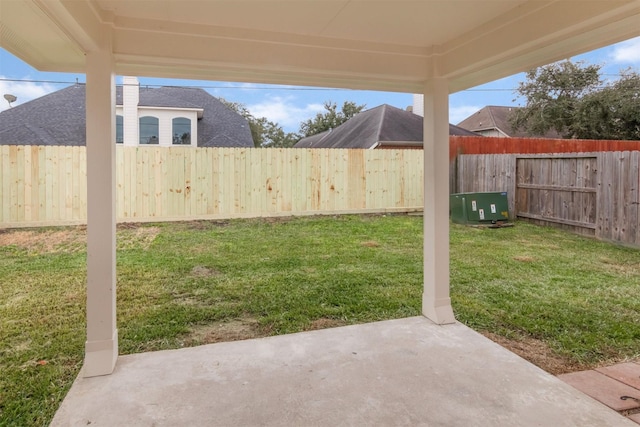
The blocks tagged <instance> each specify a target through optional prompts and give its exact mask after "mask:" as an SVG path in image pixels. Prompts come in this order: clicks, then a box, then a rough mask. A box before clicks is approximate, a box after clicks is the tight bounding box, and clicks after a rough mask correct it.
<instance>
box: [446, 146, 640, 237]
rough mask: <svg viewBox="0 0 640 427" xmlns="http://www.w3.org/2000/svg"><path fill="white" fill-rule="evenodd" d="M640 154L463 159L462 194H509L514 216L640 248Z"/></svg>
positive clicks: (457, 183)
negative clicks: (492, 192)
mask: <svg viewBox="0 0 640 427" xmlns="http://www.w3.org/2000/svg"><path fill="white" fill-rule="evenodd" d="M639 164H640V152H639V151H624V152H599V153H584V154H582V153H580V154H578V153H574V154H568V153H564V154H551V155H549V154H544V155H521V154H480V155H461V156H458V160H457V164H456V168H455V175H456V176H455V179H454V180H453V181H454V188H455V191H456V192H465V193H466V192H480V191H506V192H507V193H508V199H509V212H510V215H511V216H518V217H523V218H528V219H532V220H535V221H538V222H542V223H547V224H553V225H558V224H560V225H561V226H562V227H564V228H568V229H571V230H573V231H576V232H579V233H582V234H588V235H595V236H596V237H598V238H600V239H604V240H610V241H614V242H619V243H624V244H630V245H636V246H637V245H640V226H639V221H640V215H639V213H638V206H639V204H640V170H639Z"/></svg>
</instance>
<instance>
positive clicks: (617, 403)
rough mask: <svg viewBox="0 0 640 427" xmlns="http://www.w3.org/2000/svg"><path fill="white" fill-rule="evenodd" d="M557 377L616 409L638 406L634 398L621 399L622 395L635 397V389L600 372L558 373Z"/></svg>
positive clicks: (621, 409)
mask: <svg viewBox="0 0 640 427" xmlns="http://www.w3.org/2000/svg"><path fill="white" fill-rule="evenodd" d="M558 378H560V379H561V380H562V381H564V382H566V383H567V384H570V385H571V386H573V387H575V388H577V389H578V390H580V391H581V392H583V393H585V394H588V395H589V396H591V397H593V398H594V399H596V400H597V401H599V402H602V403H604V404H605V405H607V406H608V407H610V408H611V409H615V410H616V411H625V410H628V409H635V408H640V403H639V402H638V401H636V400H634V399H626V400H625V399H621V397H623V396H631V397H637V395H638V394H639V391H638V390H637V389H635V388H633V387H629V386H628V385H626V384H623V383H621V382H620V381H617V380H615V379H613V378H610V377H608V376H606V375H604V374H601V373H600V372H596V371H593V370H590V371H582V372H573V373H571V374H564V375H558Z"/></svg>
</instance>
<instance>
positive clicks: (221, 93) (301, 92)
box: [0, 37, 640, 132]
mask: <svg viewBox="0 0 640 427" xmlns="http://www.w3.org/2000/svg"><path fill="white" fill-rule="evenodd" d="M570 59H571V60H573V61H584V62H586V63H587V64H599V65H602V69H601V74H602V76H603V78H605V79H610V80H615V79H616V77H617V76H619V75H620V71H621V70H624V69H627V68H631V69H632V70H633V71H636V72H640V37H637V38H635V39H631V40H627V41H624V42H622V43H618V44H615V45H611V46H608V47H605V48H602V49H598V50H594V51H592V52H589V53H585V54H582V55H578V56H575V57H572V58H570ZM138 79H139V81H140V84H141V85H143V86H145V85H146V86H150V87H156V86H163V85H164V86H169V85H170V86H190V87H202V88H203V89H205V90H207V91H208V92H209V93H211V94H212V95H213V96H216V97H221V98H225V99H226V100H228V101H233V102H239V103H242V104H244V105H245V106H246V107H247V108H248V110H249V111H250V112H251V114H253V115H254V116H255V117H266V118H267V119H268V120H270V121H273V122H276V123H278V124H279V125H281V126H282V127H283V129H284V130H285V131H286V132H295V131H297V130H298V129H299V126H300V123H301V122H302V121H304V120H307V119H309V118H312V117H314V116H315V115H316V114H317V113H319V112H322V111H324V110H323V104H324V102H327V101H330V102H335V103H336V104H338V106H341V105H342V103H344V102H345V101H354V102H355V103H357V104H365V105H366V108H367V109H369V108H374V107H377V106H379V105H381V104H389V105H393V106H395V107H398V108H402V109H405V108H406V107H407V106H409V105H412V103H413V96H412V95H411V94H407V93H394V92H373V91H360V90H345V89H331V88H307V87H298V86H278V85H264V84H246V83H231V82H212V81H196V80H175V79H157V78H148V77H143V76H138ZM524 80H525V78H524V74H523V73H520V74H516V75H513V76H510V77H506V78H503V79H500V80H496V81H494V82H491V83H487V84H485V85H482V86H478V87H475V88H471V89H468V90H464V91H461V92H457V93H454V94H451V95H450V97H449V115H450V120H449V121H450V122H451V123H453V124H457V123H459V122H460V121H462V120H463V119H465V118H466V117H468V116H470V115H471V114H473V113H475V112H476V111H478V110H479V109H481V108H482V107H484V106H486V105H505V106H518V105H520V106H521V105H524V100H523V99H516V94H515V90H516V88H517V87H518V83H519V82H522V81H524ZM76 81H77V82H80V83H84V82H85V76H84V74H68V73H44V72H39V71H37V70H36V69H34V68H33V67H31V66H29V65H28V64H26V63H25V62H23V61H21V60H20V59H18V58H16V57H15V56H13V55H12V54H11V53H9V52H7V51H5V50H4V49H1V48H0V94H2V95H4V94H12V95H14V96H16V97H17V101H16V102H14V103H13V105H14V106H15V105H19V104H22V103H25V102H28V101H30V100H32V99H34V98H38V97H40V96H43V95H46V94H47V93H50V92H53V91H56V90H60V89H62V88H64V87H66V86H69V85H71V84H73V83H75V82H76ZM120 82H121V78H118V80H117V83H120ZM7 108H10V107H9V103H8V102H6V101H5V100H4V99H2V98H0V111H2V110H5V109H7Z"/></svg>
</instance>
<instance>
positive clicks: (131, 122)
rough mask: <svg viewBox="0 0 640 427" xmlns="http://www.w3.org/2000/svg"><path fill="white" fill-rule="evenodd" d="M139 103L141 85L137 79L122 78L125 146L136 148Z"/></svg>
mask: <svg viewBox="0 0 640 427" xmlns="http://www.w3.org/2000/svg"><path fill="white" fill-rule="evenodd" d="M138 102H140V83H139V82H138V79H137V78H136V77H129V76H124V77H123V78H122V114H123V117H122V124H123V129H122V133H123V139H124V141H123V142H124V145H128V146H136V145H138V142H139V139H140V137H139V133H138V126H139V121H138Z"/></svg>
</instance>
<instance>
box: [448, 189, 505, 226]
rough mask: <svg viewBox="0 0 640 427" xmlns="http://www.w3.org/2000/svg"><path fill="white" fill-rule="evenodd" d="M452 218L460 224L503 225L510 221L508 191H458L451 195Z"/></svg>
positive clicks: (450, 208)
mask: <svg viewBox="0 0 640 427" xmlns="http://www.w3.org/2000/svg"><path fill="white" fill-rule="evenodd" d="M449 211H450V212H451V220H452V221H453V222H455V223H458V224H470V225H501V224H504V223H505V222H507V221H509V203H508V202H507V193H506V192H502V193H458V194H452V195H451V196H450V197H449Z"/></svg>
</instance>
